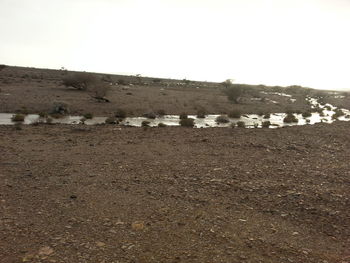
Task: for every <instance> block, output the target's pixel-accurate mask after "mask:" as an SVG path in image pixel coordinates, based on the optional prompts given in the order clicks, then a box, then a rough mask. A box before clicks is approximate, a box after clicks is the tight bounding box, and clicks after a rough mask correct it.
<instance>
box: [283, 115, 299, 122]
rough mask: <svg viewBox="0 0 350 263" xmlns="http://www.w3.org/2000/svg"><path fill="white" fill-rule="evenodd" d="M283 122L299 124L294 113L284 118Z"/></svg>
mask: <svg viewBox="0 0 350 263" xmlns="http://www.w3.org/2000/svg"><path fill="white" fill-rule="evenodd" d="M283 122H285V123H293V122H298V119H297V118H296V117H295V116H294V114H293V113H288V114H287V116H286V117H284V119H283Z"/></svg>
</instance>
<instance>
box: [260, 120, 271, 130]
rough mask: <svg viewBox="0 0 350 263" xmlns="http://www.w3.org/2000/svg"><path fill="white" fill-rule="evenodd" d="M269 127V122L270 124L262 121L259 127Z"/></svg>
mask: <svg viewBox="0 0 350 263" xmlns="http://www.w3.org/2000/svg"><path fill="white" fill-rule="evenodd" d="M270 125H271V122H270V121H263V122H262V124H261V126H262V127H263V128H269V127H270Z"/></svg>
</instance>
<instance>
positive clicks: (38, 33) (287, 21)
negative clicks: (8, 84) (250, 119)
mask: <svg viewBox="0 0 350 263" xmlns="http://www.w3.org/2000/svg"><path fill="white" fill-rule="evenodd" d="M0 25H1V26H0V64H9V65H20V66H33V67H45V68H60V67H66V68H67V69H70V70H85V71H96V72H106V73H129V74H142V75H144V76H155V77H157V76H159V77H173V78H181V79H183V78H188V79H196V80H208V81H210V80H214V81H223V80H225V79H228V78H232V79H234V80H235V82H237V83H250V84H268V85H293V84H296V85H303V86H308V87H312V88H321V89H350V74H349V73H350V72H349V71H350V70H349V69H350V67H349V66H350V0H30V1H29V0H0Z"/></svg>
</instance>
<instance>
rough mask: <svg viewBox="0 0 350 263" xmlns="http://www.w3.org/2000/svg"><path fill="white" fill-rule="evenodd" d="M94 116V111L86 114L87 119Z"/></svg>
mask: <svg viewBox="0 0 350 263" xmlns="http://www.w3.org/2000/svg"><path fill="white" fill-rule="evenodd" d="M93 117H94V115H93V114H92V113H85V114H84V118H85V119H92V118H93Z"/></svg>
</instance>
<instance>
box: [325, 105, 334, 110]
mask: <svg viewBox="0 0 350 263" xmlns="http://www.w3.org/2000/svg"><path fill="white" fill-rule="evenodd" d="M324 108H325V109H326V110H328V111H331V110H332V107H331V106H329V105H326V106H324Z"/></svg>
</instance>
